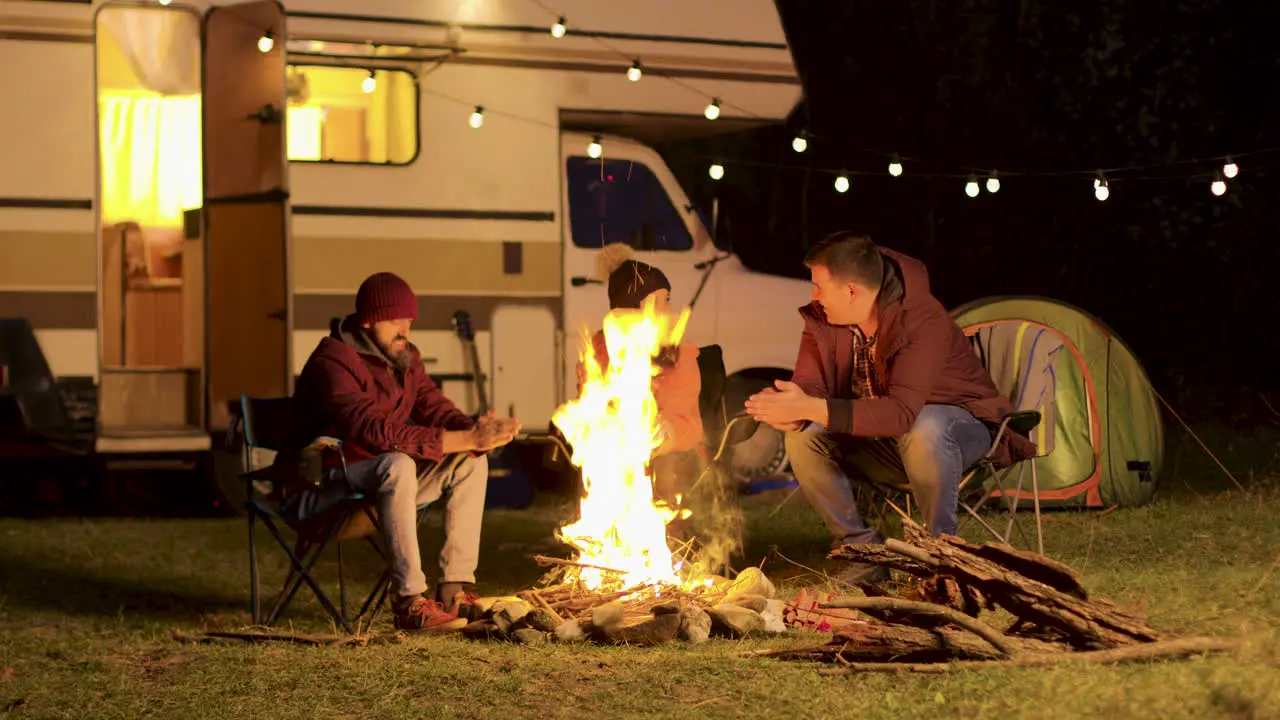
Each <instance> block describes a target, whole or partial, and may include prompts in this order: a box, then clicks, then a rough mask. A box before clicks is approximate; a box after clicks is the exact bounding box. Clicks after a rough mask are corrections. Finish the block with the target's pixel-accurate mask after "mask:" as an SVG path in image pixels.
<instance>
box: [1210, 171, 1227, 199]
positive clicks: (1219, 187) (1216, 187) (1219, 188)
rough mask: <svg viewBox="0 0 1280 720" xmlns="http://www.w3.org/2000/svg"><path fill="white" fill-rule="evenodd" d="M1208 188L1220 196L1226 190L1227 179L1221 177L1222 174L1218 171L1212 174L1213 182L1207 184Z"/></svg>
mask: <svg viewBox="0 0 1280 720" xmlns="http://www.w3.org/2000/svg"><path fill="white" fill-rule="evenodd" d="M1209 190H1211V191H1212V192H1213V194H1214V195H1217V196H1218V197H1222V195H1223V194H1224V193H1226V192H1227V181H1226V180H1223V179H1222V175H1221V174H1220V173H1215V174H1214V176H1213V184H1212V185H1210V186H1209Z"/></svg>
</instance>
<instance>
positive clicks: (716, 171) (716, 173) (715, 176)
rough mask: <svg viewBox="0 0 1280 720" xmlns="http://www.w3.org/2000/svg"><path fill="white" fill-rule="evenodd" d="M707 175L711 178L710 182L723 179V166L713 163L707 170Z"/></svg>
mask: <svg viewBox="0 0 1280 720" xmlns="http://www.w3.org/2000/svg"><path fill="white" fill-rule="evenodd" d="M707 174H708V175H710V176H711V179H712V180H719V179H720V178H722V177H724V166H723V165H721V164H720V163H714V164H713V165H712V166H711V167H709V168H707Z"/></svg>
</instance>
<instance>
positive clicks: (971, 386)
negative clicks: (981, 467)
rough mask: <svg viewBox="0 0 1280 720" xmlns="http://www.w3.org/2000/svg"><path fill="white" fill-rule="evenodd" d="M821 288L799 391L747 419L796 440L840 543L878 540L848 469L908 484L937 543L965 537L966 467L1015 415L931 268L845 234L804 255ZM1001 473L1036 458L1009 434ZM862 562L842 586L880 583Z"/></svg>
mask: <svg viewBox="0 0 1280 720" xmlns="http://www.w3.org/2000/svg"><path fill="white" fill-rule="evenodd" d="M805 264H806V265H807V266H808V267H809V269H810V275H811V278H812V280H813V294H812V296H811V302H810V303H809V305H806V306H805V307H803V308H801V309H800V314H801V316H803V317H804V323H805V329H804V333H803V334H802V336H801V339H800V352H799V355H798V357H797V359H796V367H795V372H794V374H793V376H792V379H791V382H785V381H778V382H777V383H776V389H775V388H769V389H767V390H765V391H763V392H760V393H757V394H756V395H754V396H752V397H751V398H750V399H749V400H748V402H747V410H748V412H750V413H751V414H752V415H753V416H754V417H755V418H756V419H758V420H761V421H763V422H766V423H768V424H769V425H771V426H773V427H774V428H777V429H779V430H783V431H785V432H786V433H787V438H786V445H787V453H788V455H789V457H790V460H791V469H792V471H793V472H794V473H795V475H796V480H797V481H799V483H800V488H801V490H802V491H803V492H804V494H805V497H806V498H808V500H809V503H810V504H811V505H812V506H813V507H814V509H815V510H816V511H817V512H818V514H819V515H820V516H821V517H822V519H823V521H824V522H825V523H826V525H827V528H828V529H829V530H830V531H831V534H832V535H833V536H834V543H833V545H840V544H859V543H882V542H884V540H883V538H881V537H880V536H879V534H878V533H877V532H875V531H874V530H872V529H871V528H869V527H867V525H866V524H865V523H864V522H863V520H862V518H861V517H860V516H859V514H858V508H857V505H856V504H855V502H854V495H853V491H852V487H851V485H850V478H849V475H848V474H846V472H849V473H852V474H853V475H854V476H855V477H857V478H858V479H860V480H876V481H880V482H882V483H887V484H893V485H901V484H902V481H903V480H904V479H905V481H906V484H908V485H909V486H910V488H911V491H912V494H913V495H914V496H915V498H916V501H917V503H918V504H919V506H920V511H921V514H922V515H923V516H924V519H925V522H926V524H927V527H928V529H929V530H930V531H931V532H932V533H933V534H934V535H939V534H943V533H948V534H954V533H955V532H956V526H957V517H956V495H957V489H958V486H959V484H960V480H961V478H962V477H963V474H964V472H965V471H966V470H967V469H968V468H969V467H970V466H971V465H973V464H974V463H975V462H977V460H978V459H979V458H980V457H981V456H982V455H983V453H985V452H986V451H987V450H988V449H989V448H990V447H991V441H992V437H993V429H994V428H996V427H998V426H999V424H1000V421H1001V420H1002V419H1003V418H1004V416H1005V415H1007V414H1009V413H1010V412H1012V411H1013V406H1012V404H1011V403H1010V402H1009V400H1008V399H1007V398H1005V397H1004V396H1002V395H1001V394H1000V392H999V391H998V390H997V389H996V386H995V383H994V382H992V380H991V376H990V375H989V374H988V373H987V371H986V369H985V368H984V367H983V366H982V363H981V362H980V361H979V360H978V357H977V355H976V354H975V353H974V352H973V350H972V349H971V347H970V345H969V342H968V340H967V339H966V338H965V336H964V333H963V331H961V329H960V327H959V326H958V325H956V323H955V321H954V320H952V318H951V316H950V315H949V314H948V313H947V311H946V310H945V309H944V308H943V307H942V304H941V303H939V302H938V301H937V299H935V298H934V297H933V295H931V294H930V292H929V276H928V273H927V272H926V270H925V267H924V264H923V263H921V262H920V261H919V260H915V259H913V258H909V257H907V256H905V255H902V254H899V253H896V252H894V251H892V250H889V249H887V248H881V247H877V246H876V245H875V244H874V243H872V242H871V239H870V238H868V237H865V236H861V235H857V234H854V233H848V232H842V233H837V234H835V235H832V236H830V237H828V238H826V239H824V240H823V241H822V242H821V243H819V244H818V245H816V246H815V247H814V248H813V249H812V250H810V252H809V254H808V256H807V257H806V258H805ZM1000 445H1001V446H1000V448H999V449H998V451H997V454H996V457H995V460H996V466H997V467H1006V466H1008V465H1009V464H1011V463H1012V462H1015V461H1018V460H1022V459H1025V458H1027V457H1031V456H1032V455H1033V454H1034V452H1035V446H1034V444H1033V443H1032V442H1031V441H1030V440H1029V439H1028V438H1027V437H1025V436H1022V435H1017V434H1013V433H1006V434H1005V437H1004V439H1003V440H1002V441H1001V444H1000ZM885 575H886V573H885V572H884V570H883V568H878V567H875V566H863V565H857V564H855V565H854V567H852V568H850V571H849V572H848V573H846V579H848V580H850V581H858V580H879V579H883V578H884V577H885Z"/></svg>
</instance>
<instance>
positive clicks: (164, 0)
mask: <svg viewBox="0 0 1280 720" xmlns="http://www.w3.org/2000/svg"><path fill="white" fill-rule="evenodd" d="M171 2H173V0H160V4H161V5H166V6H167V5H168V4H169V3H171Z"/></svg>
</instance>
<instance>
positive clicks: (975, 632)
mask: <svg viewBox="0 0 1280 720" xmlns="http://www.w3.org/2000/svg"><path fill="white" fill-rule="evenodd" d="M903 529H904V532H905V535H906V537H907V539H908V541H909V542H902V541H899V540H892V539H891V540H888V541H887V542H886V543H885V544H884V545H879V546H855V545H846V546H843V547H841V548H839V549H837V550H834V551H832V553H831V556H832V557H839V558H845V559H849V560H854V561H857V562H867V563H874V564H878V565H883V566H886V567H890V568H893V569H897V570H901V571H903V572H906V573H908V574H910V575H913V576H915V577H917V578H920V579H921V581H920V582H918V583H917V585H916V588H915V591H914V592H915V595H916V597H917V598H918V599H915V600H907V599H903V598H897V597H865V598H845V599H838V600H833V601H830V602H827V603H823V604H821V605H820V607H825V608H854V609H857V610H859V611H861V612H862V613H863V614H865V615H867V616H868V617H869V618H872V621H871V622H855V623H852V624H850V625H847V626H844V627H841V628H839V629H837V630H836V631H835V633H834V636H833V638H832V640H831V641H830V642H829V643H827V644H825V645H822V646H819V647H812V648H800V649H788V650H774V651H764V652H755V653H749V655H752V656H755V657H775V658H782V659H789V660H821V661H828V662H838V663H841V664H843V665H844V666H845V668H844V669H843V670H841V671H839V672H864V671H882V672H947V671H949V670H951V669H963V668H979V667H993V666H997V665H1017V666H1028V667H1039V666H1044V665H1050V664H1055V663H1058V662H1063V661H1068V660H1071V659H1073V658H1079V659H1081V660H1084V661H1087V662H1098V663H1112V662H1129V661H1134V660H1146V659H1152V658H1158V657H1176V656H1185V655H1188V654H1196V653H1200V652H1213V651H1220V650H1226V649H1230V648H1231V647H1234V644H1235V643H1234V641H1231V640H1222V639H1213V638H1194V639H1188V640H1169V641H1164V640H1162V638H1161V635H1160V633H1158V632H1157V631H1156V630H1154V629H1153V628H1151V627H1149V626H1148V625H1147V624H1146V623H1145V622H1144V621H1143V620H1141V619H1140V618H1137V617H1135V616H1133V615H1132V614H1130V613H1127V612H1125V611H1124V610H1122V609H1120V608H1119V607H1117V606H1115V605H1114V604H1112V603H1110V602H1107V601H1106V600H1100V599H1091V598H1090V597H1089V594H1088V593H1087V592H1086V590H1085V588H1084V586H1083V584H1082V583H1081V582H1080V578H1079V576H1078V575H1076V573H1075V572H1074V571H1072V570H1071V568H1069V567H1067V566H1066V565H1063V564H1062V563H1059V562H1056V561H1053V560H1051V559H1049V558H1046V557H1043V556H1040V555H1036V554H1033V553H1028V552H1023V551H1019V550H1015V549H1013V548H1011V547H1009V546H1006V545H994V544H987V545H982V546H977V545H973V544H971V543H968V542H966V541H964V540H962V539H960V538H958V537H953V536H945V537H941V538H934V537H932V536H930V535H929V534H928V533H927V532H925V531H924V529H923V528H921V527H920V526H919V525H917V524H916V523H914V522H912V521H911V520H910V519H907V518H904V519H903ZM995 606H999V607H1001V608H1003V609H1005V610H1007V611H1008V612H1010V613H1011V614H1013V615H1014V616H1015V618H1016V620H1015V622H1014V623H1013V625H1011V626H1010V627H1009V628H1008V629H1006V630H1004V631H1001V630H998V629H996V628H995V627H992V626H991V625H989V624H987V623H985V622H983V621H982V620H980V619H979V617H978V616H979V615H980V613H981V611H982V610H983V609H987V610H991V609H994V608H995Z"/></svg>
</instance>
